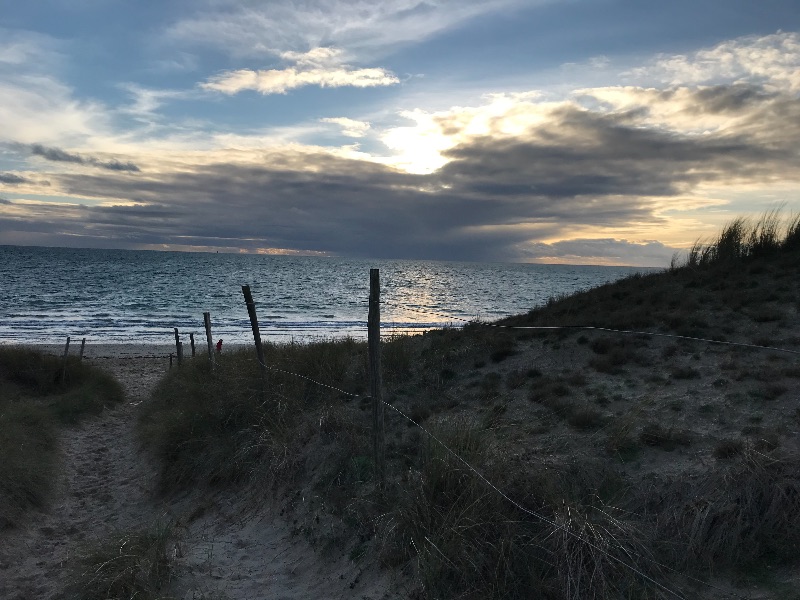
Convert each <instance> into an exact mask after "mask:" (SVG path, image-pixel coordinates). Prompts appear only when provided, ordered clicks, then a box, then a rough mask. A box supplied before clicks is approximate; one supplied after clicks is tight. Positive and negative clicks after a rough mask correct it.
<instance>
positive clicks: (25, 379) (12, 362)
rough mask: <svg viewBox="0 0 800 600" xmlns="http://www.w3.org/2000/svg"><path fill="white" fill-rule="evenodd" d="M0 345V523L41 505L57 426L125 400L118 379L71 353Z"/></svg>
mask: <svg viewBox="0 0 800 600" xmlns="http://www.w3.org/2000/svg"><path fill="white" fill-rule="evenodd" d="M62 367H63V363H62V360H61V359H60V358H57V357H55V356H50V355H47V354H44V353H41V352H38V351H36V350H32V349H28V348H16V347H2V348H0V457H2V460H0V527H9V526H13V525H14V524H15V523H16V522H17V521H18V519H19V518H20V517H21V515H22V514H23V513H24V512H25V511H26V510H28V509H29V508H31V507H42V506H43V505H44V504H45V502H46V500H47V498H48V495H49V492H50V489H51V484H52V480H53V476H54V472H55V468H56V450H57V438H58V426H59V425H64V424H72V423H76V422H77V421H79V420H80V419H81V418H83V417H84V416H86V415H91V414H97V413H99V412H100V411H102V410H103V408H104V407H107V406H111V405H112V404H115V403H117V402H120V401H121V400H122V398H123V392H122V388H121V387H120V385H119V384H118V382H117V381H116V380H115V379H114V378H113V377H111V376H110V375H108V374H107V373H104V372H102V371H100V370H98V369H95V368H93V367H90V366H89V365H86V364H84V363H81V362H80V361H78V360H77V358H72V359H70V360H69V361H68V363H67V369H66V378H62V373H63V371H62Z"/></svg>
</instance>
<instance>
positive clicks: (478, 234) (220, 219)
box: [0, 86, 800, 264]
mask: <svg viewBox="0 0 800 600" xmlns="http://www.w3.org/2000/svg"><path fill="white" fill-rule="evenodd" d="M648 93H649V92H648ZM670 93H673V94H674V93H676V92H670ZM682 93H683V97H682V102H683V104H682V105H681V106H689V107H691V110H698V111H704V112H708V113H720V112H725V111H728V112H730V111H733V112H736V114H737V118H736V124H737V125H736V127H735V128H734V127H729V128H727V129H725V130H720V131H718V132H711V133H707V134H705V133H704V134H702V135H697V134H683V135H681V134H678V133H676V132H675V131H674V129H669V128H666V127H663V128H662V127H654V126H653V125H652V124H647V123H646V121H645V120H644V119H645V117H646V116H647V113H648V111H647V110H644V109H642V110H638V109H637V110H627V111H625V112H620V113H608V112H594V111H589V110H585V109H581V108H579V107H576V106H572V105H562V106H561V107H559V108H557V109H555V110H552V111H551V112H550V114H549V115H548V118H547V119H545V120H544V122H543V124H541V125H537V126H536V127H532V128H531V129H529V130H528V131H526V132H523V133H521V134H519V135H517V136H514V137H509V136H507V135H506V136H494V137H492V136H486V137H478V138H472V139H469V140H468V141H466V142H464V143H462V144H461V145H459V146H456V147H454V148H452V149H451V150H449V151H448V153H447V155H448V158H449V159H450V162H449V163H448V164H446V165H445V166H444V167H443V168H442V169H440V170H439V171H437V172H435V173H432V174H430V175H413V174H408V173H402V172H397V171H395V170H393V169H391V168H389V167H385V166H382V165H379V164H375V163H371V162H366V161H359V160H352V159H345V158H340V157H334V156H331V155H328V154H322V153H320V154H310V153H307V152H305V153H301V152H297V153H291V152H282V153H280V154H278V153H275V154H272V155H269V154H267V155H265V157H264V160H263V162H261V163H260V164H239V163H236V164H212V165H203V166H202V167H196V168H194V169H192V168H191V167H187V168H185V169H182V170H180V171H166V172H162V173H158V174H156V173H151V174H150V176H149V177H147V178H138V177H137V178H131V177H118V176H115V175H113V174H112V173H110V172H108V173H102V172H95V173H70V174H62V175H53V176H51V178H52V179H53V180H54V181H56V182H57V183H58V184H59V186H60V189H61V190H63V192H64V194H65V195H74V196H80V197H84V198H98V199H103V200H104V201H107V199H108V198H117V199H119V201H120V205H118V206H93V207H92V206H90V207H76V206H64V205H59V206H53V205H46V204H42V205H37V206H35V207H34V206H31V207H30V208H28V207H27V206H26V208H25V210H27V211H28V213H27V214H28V216H27V221H26V222H25V223H24V224H23V223H22V221H23V220H24V219H22V218H21V217H19V216H18V215H17V214H15V218H14V220H13V221H12V220H6V221H0V233H2V232H3V231H20V230H21V228H23V227H25V228H30V231H32V232H33V231H35V232H38V233H37V235H38V234H41V235H45V234H48V233H49V234H52V235H54V236H56V235H63V234H65V233H70V232H72V233H74V234H75V235H87V236H90V237H91V240H87V243H89V244H90V245H92V244H94V243H95V242H96V240H97V239H103V240H113V243H114V244H123V245H125V244H127V245H130V246H136V245H143V244H183V245H195V246H217V247H225V246H227V247H232V248H246V249H256V248H259V247H273V248H286V249H294V250H311V251H323V252H332V253H336V254H343V255H357V256H358V255H361V256H373V257H405V258H438V259H460V260H521V259H531V258H533V259H535V258H540V257H543V256H550V257H570V258H571V259H572V260H573V261H576V262H580V258H576V257H580V256H584V257H594V258H597V259H608V260H609V261H611V260H616V261H622V262H627V261H628V260H630V261H631V262H636V263H637V264H647V263H646V262H642V260H645V261H646V260H652V261H654V262H651V264H665V263H666V262H667V261H668V260H669V257H670V256H671V254H672V249H670V248H665V247H663V246H660V245H659V244H657V243H649V244H644V245H643V244H632V243H630V242H626V241H624V240H622V241H620V240H572V241H570V242H559V243H557V244H541V242H540V241H541V240H544V239H553V238H559V237H561V238H564V237H567V238H568V237H574V236H575V235H576V234H575V232H576V231H580V230H581V228H583V229H584V230H585V229H591V228H595V227H610V228H624V227H630V226H634V227H635V226H637V225H638V224H642V223H647V224H648V225H651V226H652V225H653V224H654V223H658V220H659V217H658V213H659V211H660V210H663V209H666V208H669V205H670V202H671V201H672V199H673V198H676V197H679V196H681V195H683V194H689V193H691V192H692V191H693V189H694V188H695V187H696V186H697V185H699V184H701V183H712V184H713V183H720V182H722V183H726V182H729V181H731V180H734V179H735V180H737V181H747V182H754V183H757V182H764V181H770V180H772V179H774V178H784V179H785V178H786V177H787V176H795V172H796V165H797V164H800V156H798V148H800V144H798V141H800V101H799V100H798V99H797V98H794V97H790V96H786V95H783V96H780V95H775V94H766V93H762V92H760V91H759V90H758V89H749V88H745V87H737V86H731V87H729V88H708V89H704V90H695V91H694V92H691V93H688V92H687V91H686V90H684V91H683V92H682ZM687 94H688V97H689V99H688V101H687V100H686V97H687ZM661 101H666V100H663V99H662V100H661ZM449 125H450V124H448V123H443V126H449ZM66 154H67V156H72V155H69V154H68V153H66ZM51 155H52V156H55V155H57V154H51ZM76 156H77V155H76ZM123 170H125V169H123ZM1 214H2V211H0V215H1ZM578 235H579V234H578ZM2 239H3V238H2V236H0V241H2ZM92 240H95V241H92ZM637 253H638V256H639V258H640V259H641V258H642V257H645V258H644V259H642V260H634V258H633V257H635V256H637ZM625 257H631V258H629V259H626V258H625Z"/></svg>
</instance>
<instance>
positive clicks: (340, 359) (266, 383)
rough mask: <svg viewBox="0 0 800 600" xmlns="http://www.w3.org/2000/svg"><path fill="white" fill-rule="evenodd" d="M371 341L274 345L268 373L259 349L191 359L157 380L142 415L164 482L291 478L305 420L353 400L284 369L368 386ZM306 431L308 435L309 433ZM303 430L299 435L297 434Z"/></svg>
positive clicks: (332, 382) (341, 384)
mask: <svg viewBox="0 0 800 600" xmlns="http://www.w3.org/2000/svg"><path fill="white" fill-rule="evenodd" d="M365 355H366V346H365V344H360V343H356V342H354V341H352V340H344V341H336V342H319V343H314V344H308V345H303V344H288V345H283V346H272V345H267V346H266V347H265V357H266V361H267V364H268V365H270V366H271V367H272V368H274V369H276V370H271V371H268V372H267V374H266V376H264V375H263V374H262V371H261V369H260V366H259V365H258V362H257V360H256V358H255V354H254V353H253V352H248V351H246V350H239V351H235V352H227V353H222V354H220V355H218V356H217V368H216V370H214V371H211V370H210V369H209V365H208V361H207V360H206V359H200V358H197V359H194V360H186V361H184V365H183V366H182V367H181V368H179V369H177V368H176V369H173V370H172V371H171V372H170V373H169V374H168V375H167V376H166V377H165V378H164V379H163V380H162V381H161V382H160V384H159V385H158V387H157V389H156V391H155V393H154V397H153V401H152V402H150V403H148V404H147V405H146V406H145V407H144V410H143V412H142V415H141V418H140V425H139V428H140V434H141V439H142V442H143V443H144V445H145V446H147V447H148V448H149V449H150V450H151V452H152V453H153V454H154V455H155V456H156V457H157V458H158V460H159V462H160V466H161V474H160V477H161V487H162V489H164V490H169V489H176V488H180V487H182V486H185V485H188V484H190V483H204V484H211V485H215V484H223V483H228V482H236V481H244V480H248V479H251V478H253V477H256V476H267V477H269V478H272V477H274V476H280V477H284V478H285V477H289V476H290V475H291V473H292V472H293V471H294V470H295V469H296V467H297V464H296V460H297V458H296V457H297V448H296V446H297V444H298V443H299V442H300V441H302V438H303V432H302V431H301V430H302V425H303V422H304V419H306V418H307V417H308V414H310V413H312V412H318V411H321V412H322V413H323V416H321V421H320V422H322V421H325V426H326V427H328V428H330V427H334V425H333V424H332V422H331V421H332V419H331V417H330V415H327V416H326V415H325V406H326V405H327V404H330V403H332V402H333V403H337V404H339V403H342V402H343V401H346V400H348V399H349V397H347V396H343V394H341V393H340V392H337V391H335V390H334V389H331V388H326V387H320V386H318V385H315V384H313V383H311V382H309V381H306V380H304V379H302V378H299V377H296V376H293V375H287V374H286V373H282V372H281V370H286V371H291V372H292V373H298V374H300V375H303V376H305V377H311V378H313V379H314V380H315V381H318V382H321V383H323V384H325V385H328V386H332V387H335V388H342V389H346V390H355V391H356V392H357V391H363V389H364V383H363V382H364V381H365V380H366V378H365V376H364V369H365V365H366V363H365ZM306 435H307V434H306ZM298 436H299V437H298Z"/></svg>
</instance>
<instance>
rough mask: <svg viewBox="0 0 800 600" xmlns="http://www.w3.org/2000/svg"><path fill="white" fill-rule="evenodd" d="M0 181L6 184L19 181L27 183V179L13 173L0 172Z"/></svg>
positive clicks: (14, 183) (15, 183)
mask: <svg viewBox="0 0 800 600" xmlns="http://www.w3.org/2000/svg"><path fill="white" fill-rule="evenodd" d="M0 183H5V184H7V185H18V184H20V183H28V179H25V178H24V177H20V176H19V175H14V174H13V173H0Z"/></svg>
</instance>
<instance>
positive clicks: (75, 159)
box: [30, 144, 139, 172]
mask: <svg viewBox="0 0 800 600" xmlns="http://www.w3.org/2000/svg"><path fill="white" fill-rule="evenodd" d="M30 151H31V154H33V155H34V156H41V157H42V158H44V159H45V160H49V161H53V162H67V163H76V164H79V165H89V166H94V167H100V168H102V169H108V170H109V171H131V172H138V171H139V167H138V166H136V165H135V164H133V163H132V162H126V163H122V162H119V161H118V160H111V161H102V160H100V159H99V158H95V157H93V156H82V155H80V154H73V153H70V152H66V151H65V150H61V149H60V148H49V147H47V146H42V145H41V144H32V145H31V147H30Z"/></svg>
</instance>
